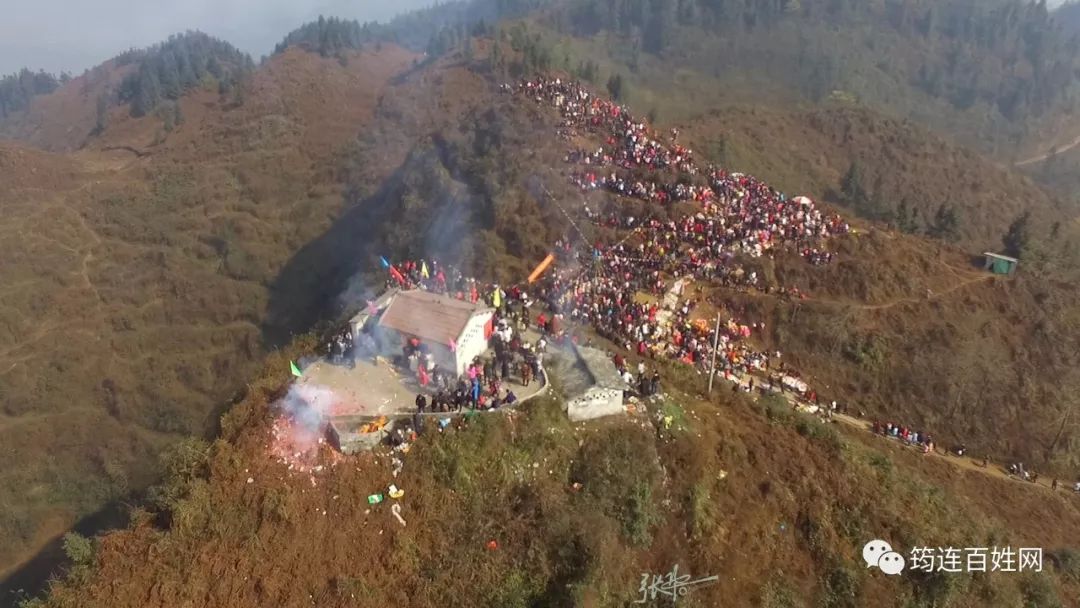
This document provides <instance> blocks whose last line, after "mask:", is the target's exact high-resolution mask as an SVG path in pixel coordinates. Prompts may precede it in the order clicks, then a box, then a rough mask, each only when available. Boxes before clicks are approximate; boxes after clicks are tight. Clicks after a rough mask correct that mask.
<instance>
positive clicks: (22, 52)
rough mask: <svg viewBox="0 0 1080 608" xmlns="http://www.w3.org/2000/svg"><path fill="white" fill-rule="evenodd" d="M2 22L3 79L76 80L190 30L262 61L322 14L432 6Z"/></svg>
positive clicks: (39, 6) (156, 8)
mask: <svg viewBox="0 0 1080 608" xmlns="http://www.w3.org/2000/svg"><path fill="white" fill-rule="evenodd" d="M4 4H7V6H5V7H4V11H3V13H4V14H3V18H0V74H7V73H10V72H14V71H15V70H17V69H19V68H21V67H24V66H25V67H29V68H31V69H35V70H36V69H38V68H44V69H45V70H48V71H50V72H59V71H60V70H68V71H70V72H72V73H73V74H76V75H78V74H80V73H82V71H83V70H84V69H86V68H90V67H93V66H95V65H97V64H99V63H101V62H102V61H105V60H106V59H109V58H111V57H113V56H115V55H117V54H118V53H119V52H120V51H123V50H125V49H127V48H130V47H144V46H148V45H151V44H154V43H156V42H160V41H162V40H164V39H165V38H167V37H168V36H169V34H175V33H179V32H182V31H184V30H189V29H192V30H194V29H197V30H202V31H204V32H206V33H208V34H211V35H213V36H216V37H218V38H222V39H224V40H227V41H229V42H231V43H233V44H235V45H236V46H237V47H239V48H240V49H241V50H244V51H247V52H248V53H251V55H252V56H253V57H254V58H255V60H256V61H258V59H259V56H260V55H263V54H269V53H270V51H271V50H273V47H274V45H275V44H276V43H278V42H280V41H281V39H282V38H284V37H285V34H287V33H288V32H289V31H290V30H292V29H294V28H295V27H297V26H298V25H300V24H301V23H304V22H306V21H311V20H312V19H315V18H317V17H318V16H319V15H320V14H323V15H327V16H331V15H334V16H339V17H348V18H350V19H358V20H360V21H369V20H383V19H387V18H389V17H391V16H393V15H394V14H395V13H397V12H401V11H405V10H409V9H412V8H416V7H419V6H424V5H428V4H434V0H393V1H386V0H168V1H166V0H17V1H15V2H10V3H7V2H5V3H4Z"/></svg>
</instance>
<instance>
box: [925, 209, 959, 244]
mask: <svg viewBox="0 0 1080 608" xmlns="http://www.w3.org/2000/svg"><path fill="white" fill-rule="evenodd" d="M958 229H959V221H958V220H957V219H956V210H955V209H953V208H952V205H947V204H945V203H942V204H941V206H939V207H938V210H937V213H935V214H934V223H933V225H931V227H930V236H933V237H937V238H939V239H955V238H956V237H957V236H958V235H959V232H958Z"/></svg>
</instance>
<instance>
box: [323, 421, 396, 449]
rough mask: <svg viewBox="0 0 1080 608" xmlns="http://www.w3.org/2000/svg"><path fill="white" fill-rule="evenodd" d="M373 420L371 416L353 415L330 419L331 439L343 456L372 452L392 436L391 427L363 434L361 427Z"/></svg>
mask: <svg viewBox="0 0 1080 608" xmlns="http://www.w3.org/2000/svg"><path fill="white" fill-rule="evenodd" d="M372 420H373V418H372V417H371V416H365V415H351V416H333V417H331V418H330V424H329V426H330V429H329V432H330V439H331V441H332V442H333V443H334V447H336V448H337V449H338V450H339V451H341V453H342V454H355V453H357V452H360V451H363V450H370V449H372V448H374V447H375V446H376V445H378V444H379V443H381V442H382V441H383V440H384V439H386V437H387V436H389V434H390V425H389V424H387V425H386V426H384V427H383V428H381V429H379V430H378V431H375V432H373V433H361V432H360V431H359V429H360V427H361V425H363V424H365V423H369V422H371V421H372Z"/></svg>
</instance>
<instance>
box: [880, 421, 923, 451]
mask: <svg viewBox="0 0 1080 608" xmlns="http://www.w3.org/2000/svg"><path fill="white" fill-rule="evenodd" d="M873 431H874V434H875V435H882V436H884V437H892V438H894V439H899V440H900V441H903V442H904V443H906V444H908V445H913V446H918V447H919V448H921V449H922V451H923V453H924V454H928V453H930V452H933V451H934V439H933V438H932V437H930V435H929V434H927V433H924V432H922V431H917V430H915V429H913V428H911V427H908V426H904V425H900V424H893V423H892V422H877V421H875V422H874V424H873Z"/></svg>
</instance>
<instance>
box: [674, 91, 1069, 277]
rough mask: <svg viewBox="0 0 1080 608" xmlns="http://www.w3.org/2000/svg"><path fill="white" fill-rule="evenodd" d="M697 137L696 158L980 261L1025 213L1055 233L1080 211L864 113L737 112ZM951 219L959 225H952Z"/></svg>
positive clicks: (711, 119) (969, 155)
mask: <svg viewBox="0 0 1080 608" xmlns="http://www.w3.org/2000/svg"><path fill="white" fill-rule="evenodd" d="M692 132H693V134H694V137H695V140H694V148H695V149H696V150H701V151H703V152H705V153H706V154H709V155H711V156H713V157H714V158H716V159H717V160H718V161H719V162H720V163H721V164H723V165H726V166H731V167H736V168H738V169H739V170H743V171H746V172H748V173H751V174H754V175H760V176H762V177H763V178H766V179H768V181H769V182H770V183H775V184H776V185H777V186H778V187H780V188H782V189H784V190H785V191H788V192H798V193H805V194H809V195H812V196H814V197H815V198H818V199H821V200H827V201H830V202H832V203H834V204H837V205H841V206H844V207H846V208H847V209H848V210H849V211H850V212H852V213H855V214H857V215H859V216H861V217H864V218H867V219H872V220H877V221H880V222H883V223H885V224H888V225H891V226H893V227H894V228H896V229H897V230H900V231H903V232H907V233H910V234H922V235H927V236H932V237H939V238H942V239H944V240H947V241H950V242H953V243H957V244H959V245H961V246H963V247H965V248H967V249H969V250H972V251H983V250H987V249H989V250H999V249H1000V248H1001V247H1002V237H1003V236H1004V235H1005V233H1006V232H1007V231H1008V228H1009V225H1010V224H1011V223H1012V222H1013V221H1014V220H1016V218H1018V217H1019V216H1021V215H1022V214H1023V213H1024V212H1029V213H1031V214H1032V215H1033V217H1035V218H1037V220H1036V221H1037V223H1039V224H1040V226H1041V227H1042V230H1043V232H1044V233H1046V232H1049V227H1050V225H1051V224H1052V223H1053V222H1055V221H1056V222H1063V223H1067V222H1068V221H1069V220H1070V219H1071V218H1073V217H1075V216H1076V215H1077V213H1078V211H1080V207H1077V206H1076V205H1075V203H1073V202H1066V201H1065V200H1063V199H1061V198H1058V197H1056V196H1054V195H1052V194H1049V193H1047V192H1046V191H1045V190H1043V189H1041V188H1040V187H1038V186H1037V185H1036V184H1035V183H1034V182H1032V181H1031V180H1030V179H1026V178H1025V177H1024V176H1023V175H1022V174H1020V173H1017V172H1013V171H1009V170H1007V169H1004V168H1002V167H1000V166H998V165H995V164H994V163H992V162H990V161H987V160H986V159H985V158H984V157H981V156H979V155H978V154H976V153H974V152H972V151H971V150H969V149H965V148H962V147H959V146H956V145H955V144H951V143H949V142H947V141H946V140H944V139H942V138H940V137H937V136H935V135H933V134H932V133H930V132H928V131H926V130H924V129H922V128H921V127H918V126H917V125H915V124H912V123H911V122H910V121H901V120H896V119H892V118H888V117H887V116H883V115H881V114H878V113H875V112H872V111H869V110H867V109H865V108H861V107H850V106H846V105H835V106H832V107H827V108H824V109H820V110H813V111H806V112H780V111H775V110H769V109H760V108H745V107H739V106H733V107H728V108H724V109H722V110H716V111H713V112H711V113H709V114H707V115H705V116H703V117H700V118H698V119H696V120H695V121H694V127H693V130H692ZM942 214H947V215H950V216H952V223H947V224H945V225H942V224H941V217H942ZM1057 253H1060V251H1058V252H1057ZM1077 261H1080V260H1077Z"/></svg>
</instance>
